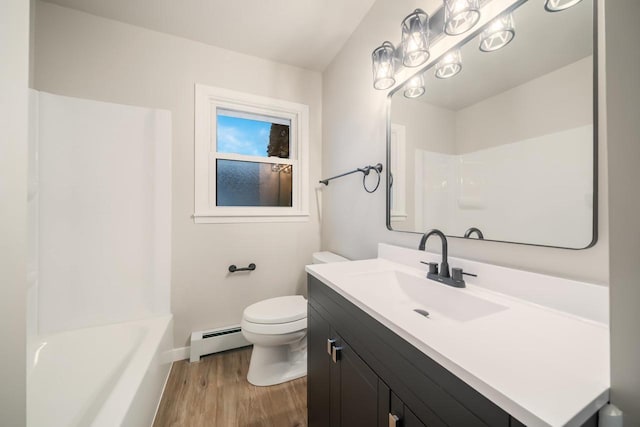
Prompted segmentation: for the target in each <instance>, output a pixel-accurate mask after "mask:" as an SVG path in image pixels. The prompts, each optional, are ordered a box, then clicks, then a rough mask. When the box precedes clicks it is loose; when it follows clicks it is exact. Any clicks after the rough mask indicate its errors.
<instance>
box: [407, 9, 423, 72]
mask: <svg viewBox="0 0 640 427" xmlns="http://www.w3.org/2000/svg"><path fill="white" fill-rule="evenodd" d="M400 48H401V51H402V65H404V66H405V67H419V66H420V65H422V64H424V63H425V62H427V60H428V59H429V55H430V53H429V15H427V13H426V12H425V11H424V10H422V9H416V10H414V11H413V12H412V13H411V14H409V15H408V16H407V17H406V18H404V20H403V21H402V42H401V46H400Z"/></svg>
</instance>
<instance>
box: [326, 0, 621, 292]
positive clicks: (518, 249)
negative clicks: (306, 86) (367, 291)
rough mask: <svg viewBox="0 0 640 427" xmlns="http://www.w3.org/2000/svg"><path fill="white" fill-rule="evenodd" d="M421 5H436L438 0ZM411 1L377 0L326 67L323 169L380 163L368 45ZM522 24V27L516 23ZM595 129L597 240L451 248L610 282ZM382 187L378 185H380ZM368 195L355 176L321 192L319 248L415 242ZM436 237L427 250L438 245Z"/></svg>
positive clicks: (394, 27) (388, 30)
mask: <svg viewBox="0 0 640 427" xmlns="http://www.w3.org/2000/svg"><path fill="white" fill-rule="evenodd" d="M423 3H425V4H423V5H421V7H424V8H425V10H433V9H435V8H436V7H437V6H438V5H439V4H440V2H439V1H436V0H430V1H429V2H423ZM414 6H415V2H413V1H412V0H402V1H399V0H378V1H377V2H376V3H375V4H374V6H373V7H372V8H371V10H370V11H369V13H368V14H367V16H366V17H365V18H364V20H363V21H362V23H361V24H360V26H359V27H358V28H357V30H356V31H355V33H354V34H353V35H352V36H351V38H350V39H349V41H348V42H347V43H346V44H345V46H344V47H343V49H342V50H341V52H340V53H339V54H338V55H337V56H336V58H335V59H334V60H333V62H332V63H331V64H330V65H329V67H328V68H327V69H326V70H325V72H324V73H323V121H322V125H323V138H324V139H323V147H322V149H323V153H322V161H323V173H324V175H328V176H331V175H333V174H336V173H340V172H343V171H346V170H350V169H353V168H354V167H358V166H362V165H364V164H375V163H377V162H380V161H382V162H384V159H385V106H386V95H387V92H386V91H376V90H374V89H373V86H372V78H371V56H370V55H371V51H372V50H373V49H374V48H375V47H376V46H379V45H380V43H381V42H382V41H384V40H390V41H392V42H394V43H395V42H397V41H398V39H399V30H398V29H399V25H400V22H401V20H402V19H403V18H404V16H405V15H406V13H407V11H410V10H412V9H413V8H414ZM519 25H526V24H525V23H521V24H519ZM605 136H606V135H605V134H604V133H603V132H601V135H600V141H601V144H600V159H601V162H600V182H599V191H600V195H601V198H600V203H599V206H598V211H599V229H600V232H599V240H598V243H597V244H596V245H595V246H594V247H593V248H590V249H587V250H582V251H571V250H562V249H550V248H540V247H533V246H522V245H514V244H504V243H494V242H478V241H475V240H474V241H466V240H465V241H463V240H461V239H451V242H450V245H449V251H450V254H452V255H454V256H458V257H463V258H469V259H473V260H479V261H485V262H490V263H494V264H500V265H505V266H511V267H516V268H521V269H525V270H531V271H537V272H541V273H547V274H553V275H557V276H562V277H569V278H574V279H579V280H586V281H589V282H594V283H599V284H607V283H608V278H609V269H608V265H609V263H608V249H609V244H608V219H607V212H608V210H607V197H606V190H607V174H606V164H607V162H606V150H605V147H606V140H605ZM382 188H384V186H383V185H381V190H382ZM381 190H379V191H377V192H376V193H375V194H367V193H365V192H364V190H363V189H362V186H361V184H360V179H359V178H358V177H356V176H353V177H349V178H344V179H342V180H341V181H336V183H335V185H334V184H332V185H330V186H329V187H327V188H326V189H324V190H323V192H324V206H323V208H324V209H323V233H322V243H323V248H324V249H327V250H332V251H335V252H338V253H340V254H342V255H345V256H347V257H350V258H354V259H362V258H369V257H374V256H375V255H376V251H377V243H378V242H386V243H391V244H398V245H401V246H406V247H417V245H418V241H419V236H418V235H416V234H404V233H397V232H390V231H388V230H387V229H386V227H385V194H384V191H381ZM436 243H437V242H436V241H435V240H434V241H433V242H432V243H431V244H432V245H434V246H430V248H431V249H433V250H436V251H439V248H438V247H437V246H436V245H435V244H436Z"/></svg>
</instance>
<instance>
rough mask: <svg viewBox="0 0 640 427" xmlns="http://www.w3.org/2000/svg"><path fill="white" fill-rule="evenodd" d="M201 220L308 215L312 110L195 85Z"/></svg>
mask: <svg viewBox="0 0 640 427" xmlns="http://www.w3.org/2000/svg"><path fill="white" fill-rule="evenodd" d="M195 100H196V101H195V114H196V122H195V213H194V220H195V222H196V223H215V222H274V221H306V220H308V216H309V213H308V160H307V147H308V120H309V119H308V107H307V106H306V105H302V104H296V103H292V102H286V101H282V100H277V99H271V98H265V97H259V96H254V95H250V94H245V93H241V92H235V91H230V90H226V89H219V88H213V87H208V86H203V85H196V96H195Z"/></svg>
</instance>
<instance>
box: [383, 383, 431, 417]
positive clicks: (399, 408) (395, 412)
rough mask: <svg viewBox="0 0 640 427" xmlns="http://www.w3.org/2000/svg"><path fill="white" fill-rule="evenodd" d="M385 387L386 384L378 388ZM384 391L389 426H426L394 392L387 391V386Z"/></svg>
mask: <svg viewBox="0 0 640 427" xmlns="http://www.w3.org/2000/svg"><path fill="white" fill-rule="evenodd" d="M381 382H382V381H381ZM385 387H386V385H385V386H380V387H379V389H380V390H384V389H385ZM386 393H387V395H386V398H387V399H386V402H388V403H387V404H386V406H387V408H389V415H388V419H389V423H388V426H389V427H426V426H425V425H424V424H423V423H422V421H420V420H419V419H418V417H416V415H415V414H414V413H413V412H411V409H409V408H408V407H407V405H405V404H404V403H403V402H402V400H400V398H398V396H396V394H395V393H394V392H392V391H389V388H388V387H387V388H386ZM382 400H384V398H383V399H381V401H382ZM385 427H386V426H385Z"/></svg>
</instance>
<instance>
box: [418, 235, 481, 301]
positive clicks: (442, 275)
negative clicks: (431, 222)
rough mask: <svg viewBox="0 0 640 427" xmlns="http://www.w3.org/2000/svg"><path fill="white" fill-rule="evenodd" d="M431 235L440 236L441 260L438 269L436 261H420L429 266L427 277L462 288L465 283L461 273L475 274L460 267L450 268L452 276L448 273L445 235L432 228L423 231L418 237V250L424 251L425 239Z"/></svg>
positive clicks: (447, 251) (447, 248)
mask: <svg viewBox="0 0 640 427" xmlns="http://www.w3.org/2000/svg"><path fill="white" fill-rule="evenodd" d="M433 235H436V236H438V237H440V240H441V241H442V262H441V263H440V269H438V263H437V262H424V261H421V262H422V263H423V264H427V265H428V266H429V272H428V273H427V279H431V280H435V281H436V282H440V283H443V284H445V285H449V286H453V287H456V288H464V287H465V286H466V284H465V283H464V279H463V278H462V275H463V274H467V275H469V276H475V274H470V273H465V272H463V271H462V269H461V268H453V269H452V270H451V271H452V272H453V276H452V275H450V274H449V261H448V256H449V245H448V243H447V236H445V235H444V233H443V232H442V231H440V230H436V229H433V230H429V231H427V232H426V233H424V234H423V235H422V238H421V239H420V245H418V250H420V251H424V250H425V247H426V245H427V240H428V239H429V237H431V236H433Z"/></svg>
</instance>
